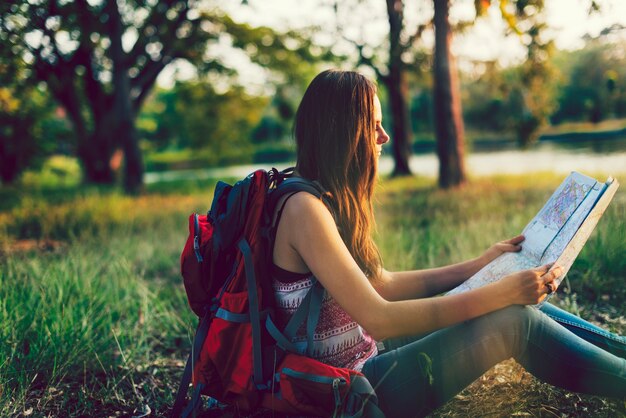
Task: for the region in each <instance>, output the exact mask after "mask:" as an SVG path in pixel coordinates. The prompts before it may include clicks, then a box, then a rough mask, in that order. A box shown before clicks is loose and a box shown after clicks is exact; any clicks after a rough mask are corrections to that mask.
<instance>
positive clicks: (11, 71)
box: [0, 42, 69, 184]
mask: <svg viewBox="0 0 626 418" xmlns="http://www.w3.org/2000/svg"><path fill="white" fill-rule="evenodd" d="M67 133H68V128H67V126H66V125H64V123H63V120H62V119H61V118H60V117H57V116H56V115H55V114H54V113H53V105H52V103H51V98H50V97H49V94H48V92H47V90H45V89H43V88H40V87H38V86H37V85H35V84H34V83H32V81H31V80H29V78H28V71H27V66H26V63H25V62H24V60H23V57H21V56H19V55H18V54H16V53H15V51H14V50H13V48H11V44H10V43H6V42H2V43H0V183H4V184H9V183H13V182H14V181H16V180H17V179H18V178H19V175H20V173H21V172H22V171H24V170H25V169H26V168H27V167H30V166H38V165H40V164H41V162H42V161H43V158H44V157H45V156H46V155H48V154H49V153H51V152H52V151H53V150H54V149H57V148H58V147H59V145H61V144H62V145H66V144H68V142H69V139H68V135H67Z"/></svg>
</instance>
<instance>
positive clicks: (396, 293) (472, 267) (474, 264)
mask: <svg viewBox="0 0 626 418" xmlns="http://www.w3.org/2000/svg"><path fill="white" fill-rule="evenodd" d="M522 241H524V237H523V236H522V235H518V236H516V237H514V238H511V239H509V240H506V241H501V242H498V243H496V244H494V245H492V246H491V247H489V249H487V251H485V252H484V253H483V254H482V255H481V256H480V257H476V258H473V259H471V260H468V261H464V262H461V263H457V264H452V265H449V266H444V267H437V268H431V269H424V270H413V271H400V272H389V271H386V270H384V271H383V275H382V278H383V280H382V283H381V284H380V286H377V290H378V292H379V293H380V294H381V296H383V297H384V298H385V299H387V300H404V299H418V298H423V297H429V296H435V295H438V294H440V293H443V292H446V291H448V290H451V289H454V288H455V287H456V286H458V285H460V284H461V283H463V282H464V281H465V280H467V279H468V278H470V277H471V276H473V275H474V274H475V273H476V272H478V270H480V269H481V268H483V267H484V266H486V265H487V264H489V263H490V262H491V261H493V260H494V259H496V258H497V257H498V256H500V255H501V254H503V253H505V252H517V251H520V250H521V249H522V247H521V245H520V244H521V242H522Z"/></svg>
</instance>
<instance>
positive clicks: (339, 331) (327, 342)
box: [272, 265, 378, 371]
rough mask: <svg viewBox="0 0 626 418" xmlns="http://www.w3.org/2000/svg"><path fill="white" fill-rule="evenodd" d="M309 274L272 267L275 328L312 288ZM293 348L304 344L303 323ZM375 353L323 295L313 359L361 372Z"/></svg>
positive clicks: (373, 343)
mask: <svg viewBox="0 0 626 418" xmlns="http://www.w3.org/2000/svg"><path fill="white" fill-rule="evenodd" d="M313 277H314V276H313V275H312V274H311V273H304V274H299V273H293V272H289V271H286V270H283V269H281V268H280V267H278V266H275V265H273V266H272V278H273V280H272V282H273V287H274V294H275V295H276V316H275V319H276V325H277V326H278V328H279V329H283V328H284V327H285V326H286V325H287V323H288V322H289V319H290V318H291V316H292V315H293V314H294V313H295V312H296V310H297V309H298V306H300V303H301V301H302V299H304V297H305V296H306V294H307V292H308V291H309V290H310V289H311V286H312V285H313V280H312V279H313ZM292 342H293V343H294V344H295V345H296V347H303V346H304V345H305V344H306V326H305V324H302V326H300V329H299V330H298V331H297V333H296V336H295V337H294V338H293V339H292ZM377 353H378V350H377V348H376V341H375V340H374V339H373V338H372V337H370V336H369V335H368V334H367V333H366V332H365V330H363V328H361V326H360V325H359V324H357V323H356V322H355V321H354V320H353V319H352V318H351V317H350V315H348V313H347V312H346V311H344V310H343V309H342V308H341V307H340V306H339V304H338V303H337V302H335V300H334V299H333V298H332V297H331V296H330V295H329V294H328V292H324V299H323V300H322V306H321V310H320V318H319V322H318V324H317V327H316V328H315V333H314V336H313V356H312V357H313V358H315V359H316V360H319V361H321V362H322V363H326V364H329V365H331V366H335V367H346V368H349V369H353V370H357V371H360V370H361V368H362V367H363V364H365V362H366V361H367V360H368V359H370V358H371V357H374V356H375V355H376V354H377Z"/></svg>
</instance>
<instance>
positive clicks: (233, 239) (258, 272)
mask: <svg viewBox="0 0 626 418" xmlns="http://www.w3.org/2000/svg"><path fill="white" fill-rule="evenodd" d="M292 172H293V169H287V170H284V171H278V170H276V169H275V168H273V169H272V170H271V171H269V172H267V171H264V170H257V171H255V172H254V173H252V174H250V175H249V176H248V177H246V178H245V179H243V180H241V181H239V182H237V183H236V184H235V185H233V186H231V185H228V184H226V183H223V182H219V183H218V184H217V186H216V189H215V195H214V197H213V202H212V204H211V209H210V210H209V212H208V213H207V214H206V215H197V214H192V215H191V216H190V217H189V237H188V238H187V242H186V244H185V247H184V249H183V252H182V254H181V260H180V261H181V273H182V276H183V279H184V285H185V290H186V292H187V298H188V300H189V305H190V307H191V309H192V310H193V311H194V312H195V313H196V315H198V317H199V318H200V322H199V325H198V328H197V331H196V336H195V338H194V342H193V346H192V351H191V353H190V355H189V359H188V360H187V365H186V366H185V371H184V373H183V378H182V381H181V383H180V387H179V390H178V395H177V398H176V401H175V403H174V407H173V411H172V416H174V417H179V416H182V417H188V416H191V415H195V414H196V413H197V412H198V411H199V410H201V409H202V402H201V399H202V396H201V395H207V396H209V400H210V401H211V402H215V401H217V402H220V403H224V404H228V405H231V406H233V407H234V408H235V409H236V410H237V411H242V412H244V413H245V412H252V411H255V410H257V409H258V408H267V409H270V410H272V411H276V412H283V413H287V414H292V413H293V414H300V415H302V414H306V415H314V416H323V417H327V416H342V417H348V416H350V417H352V416H354V417H361V416H368V417H370V416H371V417H383V414H382V412H381V411H380V410H379V409H378V407H377V398H376V394H375V393H374V390H373V389H372V387H371V385H370V384H369V382H368V381H367V379H366V378H365V377H364V376H363V375H362V374H361V373H359V372H357V371H355V370H351V369H346V368H338V367H333V366H329V365H327V364H324V363H322V362H320V361H317V360H315V359H313V358H311V357H309V356H307V353H306V351H305V352H303V351H301V350H298V349H297V348H296V347H295V346H294V345H293V344H292V343H291V339H292V338H293V337H294V336H295V334H296V331H297V330H298V328H299V327H300V326H301V325H302V324H304V323H305V322H306V329H307V335H308V337H307V338H308V346H309V347H310V346H311V342H312V338H313V332H314V330H315V327H316V325H317V321H318V319H319V310H320V306H321V301H322V298H323V295H324V289H323V287H322V286H321V285H320V284H319V283H315V284H314V285H313V286H312V288H311V290H310V291H309V293H308V294H307V296H306V297H305V298H304V300H303V301H302V303H301V305H300V308H299V309H298V310H297V311H296V312H295V314H294V315H293V316H292V318H291V320H290V321H289V323H288V324H287V325H286V326H285V328H284V329H282V330H279V329H278V328H277V327H276V326H275V325H274V321H273V314H274V303H275V300H274V293H273V289H272V286H271V279H270V276H269V266H270V263H271V256H272V247H273V242H274V237H275V228H274V226H273V225H272V216H273V213H274V208H275V206H276V204H277V202H278V201H279V200H280V198H281V197H282V196H285V195H288V194H293V193H296V192H299V191H306V192H308V193H311V194H313V195H314V196H316V197H319V198H322V196H323V190H322V188H321V187H320V186H319V184H317V183H314V182H310V181H307V180H305V179H302V178H299V177H292V176H291V174H292ZM190 382H191V383H192V385H193V391H192V396H191V400H190V401H189V402H188V403H187V406H186V407H185V401H186V395H187V392H188V389H189V383H190ZM183 408H184V410H183Z"/></svg>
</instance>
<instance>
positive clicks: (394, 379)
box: [362, 304, 626, 418]
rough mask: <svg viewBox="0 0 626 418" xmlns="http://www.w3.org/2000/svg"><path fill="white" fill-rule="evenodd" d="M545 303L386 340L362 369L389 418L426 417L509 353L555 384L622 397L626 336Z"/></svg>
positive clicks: (625, 394) (625, 383)
mask: <svg viewBox="0 0 626 418" xmlns="http://www.w3.org/2000/svg"><path fill="white" fill-rule="evenodd" d="M547 305H548V304H545V305H544V307H543V308H542V310H543V311H546V313H544V312H541V311H539V310H537V309H535V308H532V307H528V306H510V307H508V308H505V309H502V310H499V311H496V312H492V313H490V314H487V315H484V316H481V317H479V318H476V319H473V320H470V321H466V322H464V323H461V324H458V325H455V326H452V327H449V328H445V329H441V330H438V331H436V332H433V333H431V334H428V335H425V336H421V337H417V338H400V339H392V340H389V341H385V350H384V351H383V352H381V353H380V354H378V355H377V356H376V357H374V358H372V359H369V360H368V361H367V362H366V363H365V365H364V366H363V370H362V371H363V374H365V376H366V377H367V378H368V380H369V381H370V382H371V383H372V385H373V386H374V388H375V389H376V393H377V395H378V397H379V405H380V407H381V409H382V410H383V412H384V413H385V415H386V416H387V417H388V418H391V417H412V416H423V415H426V414H428V413H430V412H431V411H433V410H434V409H436V408H437V407H439V406H441V405H443V404H444V403H445V402H447V401H448V400H449V399H451V398H452V397H453V396H454V395H456V394H457V393H459V392H460V391H461V390H463V389H464V388H465V387H467V386H468V385H469V384H470V383H472V382H473V381H474V380H476V379H477V378H478V377H480V376H481V375H482V374H483V373H485V372H486V371H487V370H489V369H490V368H491V367H492V366H494V365H496V364H498V363H500V362H501V361H503V360H507V359H509V358H511V357H513V358H515V359H516V360H517V361H518V362H519V363H520V364H521V365H522V366H523V367H524V368H525V369H526V370H527V371H529V372H530V373H532V374H533V375H535V376H536V377H537V378H539V379H541V380H543V381H545V382H548V383H550V384H553V385H555V386H559V387H562V388H564V389H568V390H571V391H575V392H582V393H588V394H594V395H600V396H607V397H622V398H626V359H625V357H624V352H626V339H624V337H619V336H617V335H613V334H610V333H608V332H606V331H604V330H602V329H601V328H598V327H595V326H593V325H591V324H589V323H587V322H585V321H584V320H582V319H580V318H577V317H575V316H573V315H570V314H567V313H566V312H564V311H562V310H560V309H558V308H556V307H554V306H551V305H549V306H547ZM553 318H554V319H553ZM555 319H556V320H555ZM557 320H558V321H559V322H557ZM560 323H563V325H560ZM566 327H568V328H566ZM569 329H572V331H570V330H569ZM575 332H576V334H575ZM587 340H590V341H591V342H589V341H587ZM594 343H595V344H598V345H599V346H602V347H603V348H600V347H599V346H598V345H594Z"/></svg>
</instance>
